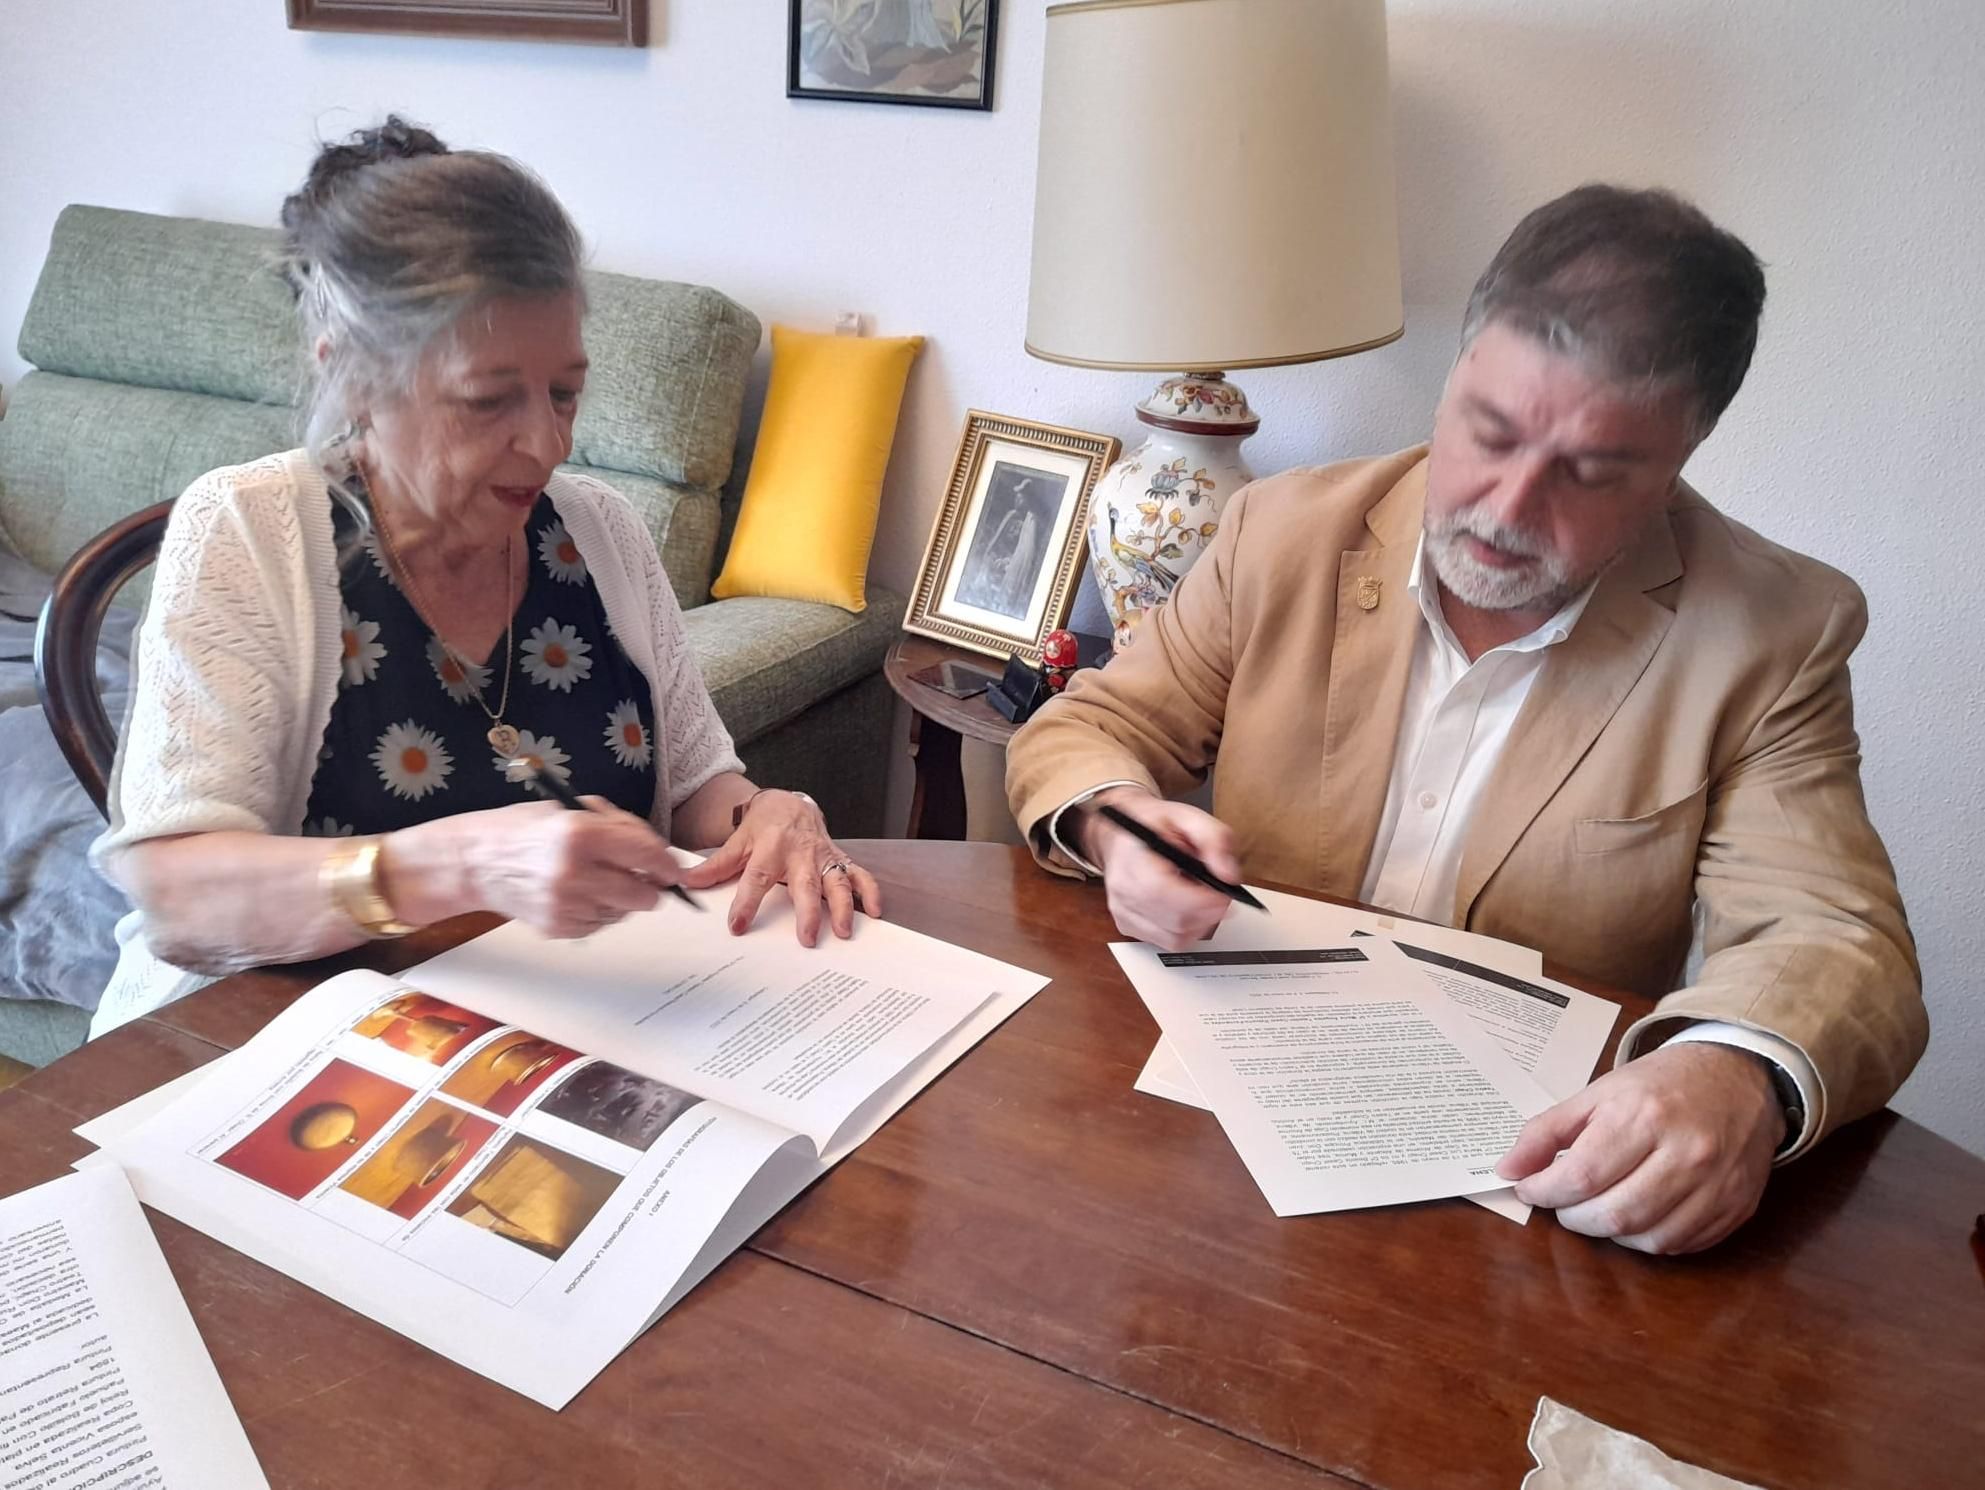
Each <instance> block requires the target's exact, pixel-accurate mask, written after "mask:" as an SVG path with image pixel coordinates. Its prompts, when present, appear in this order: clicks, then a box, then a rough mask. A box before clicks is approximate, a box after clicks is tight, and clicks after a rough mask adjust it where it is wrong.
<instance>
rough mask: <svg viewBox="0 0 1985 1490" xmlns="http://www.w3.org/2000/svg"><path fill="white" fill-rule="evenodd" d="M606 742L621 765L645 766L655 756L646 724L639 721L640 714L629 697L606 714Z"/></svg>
mask: <svg viewBox="0 0 1985 1490" xmlns="http://www.w3.org/2000/svg"><path fill="white" fill-rule="evenodd" d="M606 742H607V749H609V750H611V751H612V752H613V757H614V759H615V760H617V761H619V762H620V763H621V764H622V765H623V766H645V765H647V764H648V762H649V761H651V760H653V759H654V756H655V746H654V742H653V741H652V740H650V739H649V738H648V726H647V725H645V724H643V723H642V722H641V715H640V713H639V711H638V710H636V709H635V707H634V700H633V699H631V698H624V699H622V700H621V701H620V702H619V703H618V704H617V705H615V707H614V710H613V712H612V713H610V714H608V715H607V729H606Z"/></svg>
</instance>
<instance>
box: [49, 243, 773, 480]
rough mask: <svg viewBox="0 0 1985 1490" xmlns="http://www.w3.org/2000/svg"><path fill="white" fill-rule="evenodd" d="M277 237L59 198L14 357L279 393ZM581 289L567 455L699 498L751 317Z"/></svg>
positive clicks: (292, 388) (750, 344)
mask: <svg viewBox="0 0 1985 1490" xmlns="http://www.w3.org/2000/svg"><path fill="white" fill-rule="evenodd" d="M280 246H281V238H280V235H278V234H277V233H276V231H275V230H274V229H271V228H251V227H243V226H240V225H238V224H235V223H219V222H203V221H200V220H198V219H195V218H185V217H158V216H154V215H152V214H150V213H146V212H123V211H119V210H117V209H115V208H109V207H86V206H71V207H65V208H63V209H62V212H61V215H60V216H58V217H57V218H56V220H55V231H54V234H53V236H52V237H51V239H50V241H49V246H48V258H47V261H46V262H45V263H44V264H43V265H42V271H41V277H40V279H39V280H38V281H37V282H36V284H35V289H34V298H33V299H32V300H30V301H29V303H28V310H27V317H26V319H25V320H24V322H23V323H22V326H21V341H20V349H21V355H22V356H23V357H25V358H26V359H27V360H28V361H29V362H32V363H33V364H34V365H35V366H37V367H39V368H42V369H44V370H46V371H48V372H57V373H66V374H68V375H69V376H71V377H78V378H94V379H96V380H98V381H100V382H106V383H130V384H137V385H140V386H142V387H147V388H171V389H177V390H180V391H182V392H187V393H211V394H215V395H217V396H219V397H222V398H232V399H240V400H246V401H249V402H262V403H273V404H280V405H288V404H289V403H290V402H291V401H292V400H293V399H294V397H295V395H296V390H297V387H298V384H299V378H300V373H301V367H300V364H299V360H298V359H299V355H300V354H299V349H298V347H297V332H296V319H295V314H294V311H293V309H292V304H291V300H290V294H289V289H288V287H287V286H286V285H285V284H284V283H283V281H282V278H281V276H280V274H279V273H278V272H277V268H276V264H277V254H278V252H279V250H280ZM586 294H587V300H588V303H589V307H590V310H589V314H588V316H587V321H586V344H587V349H588V352H589V354H590V355H591V358H592V363H593V370H592V372H591V374H590V375H589V376H588V378H587V386H586V398H585V401H584V403H582V404H581V406H580V409H579V420H578V425H577V427H576V428H575V430H574V431H573V459H574V460H576V461H578V462H579V463H580V464H582V465H587V466H593V467H597V468H600V469H602V470H609V471H631V472H634V473H636V474H637V475H643V476H653V477H656V478H658V479H660V480H663V481H667V482H671V483H673V484H675V485H678V486H690V487H699V488H704V489H707V490H709V491H710V492H711V493H712V494H713V495H714V494H715V493H716V491H717V489H718V488H720V487H721V486H722V485H723V483H724V478H725V477H726V476H728V475H729V474H730V469H731V460H732V457H733V455H734V454H735V451H736V447H737V433H738V419H739V416H740V413H741V411H742V409H743V406H744V384H745V378H746V376H747V375H748V374H749V372H750V369H751V359H752V356H753V354H754V353H755V352H756V351H757V349H758V332H759V327H758V319H757V317H755V316H754V315H752V314H751V312H750V311H748V310H746V309H745V308H744V307H743V306H741V305H739V304H738V303H737V302H736V301H734V300H732V299H730V298H729V297H728V296H725V295H723V294H720V293H719V292H718V291H716V290H712V289H709V288H706V287H705V286H702V285H685V284H674V283H669V282H667V281H662V280H651V279H636V278H634V277H632V276H629V275H624V274H605V273H597V272H594V273H588V274H587V276H586ZM291 443H294V441H291V440H287V439H285V440H284V441H282V442H280V443H278V444H277V445H273V446H270V447H268V448H269V449H280V448H282V447H283V445H286V444H291ZM258 453H260V454H266V453H267V450H264V451H261V452H258Z"/></svg>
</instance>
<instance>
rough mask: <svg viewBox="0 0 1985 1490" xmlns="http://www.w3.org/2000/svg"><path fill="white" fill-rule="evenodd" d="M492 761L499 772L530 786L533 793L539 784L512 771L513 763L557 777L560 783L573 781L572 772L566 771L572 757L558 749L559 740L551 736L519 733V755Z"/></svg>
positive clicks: (534, 771)
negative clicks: (511, 765) (522, 764)
mask: <svg viewBox="0 0 1985 1490" xmlns="http://www.w3.org/2000/svg"><path fill="white" fill-rule="evenodd" d="M490 759H491V763H492V764H493V765H495V767H496V769H497V770H499V771H501V772H502V773H503V774H504V775H505V776H508V777H510V779H511V780H513V781H522V782H524V783H525V784H527V785H528V786H530V788H531V790H532V791H536V790H537V784H536V783H535V782H533V781H531V779H530V776H529V775H525V774H523V773H519V772H514V771H512V770H511V768H510V763H511V761H513V760H515V761H522V762H524V763H525V764H526V765H528V766H529V767H530V768H531V771H532V773H542V774H543V775H546V776H552V777H556V778H557V779H558V780H560V781H570V780H571V779H572V773H571V771H569V770H567V769H566V766H567V763H568V762H569V761H571V759H572V757H571V756H569V755H567V754H566V753H565V752H564V751H563V750H560V749H559V748H558V741H557V739H556V738H555V737H553V736H551V735H534V734H532V733H531V732H530V731H529V730H527V729H526V730H519V731H518V732H517V753H516V754H515V755H513V756H503V755H492V756H491V758H490Z"/></svg>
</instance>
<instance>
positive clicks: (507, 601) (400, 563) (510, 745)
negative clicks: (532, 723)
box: [372, 512, 523, 760]
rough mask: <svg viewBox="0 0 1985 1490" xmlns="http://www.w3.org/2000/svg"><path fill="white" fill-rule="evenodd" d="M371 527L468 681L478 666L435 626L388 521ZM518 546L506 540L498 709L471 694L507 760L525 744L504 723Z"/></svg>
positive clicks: (418, 612)
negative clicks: (501, 657) (515, 554)
mask: <svg viewBox="0 0 1985 1490" xmlns="http://www.w3.org/2000/svg"><path fill="white" fill-rule="evenodd" d="M372 525H373V526H374V527H375V528H377V529H378V530H379V541H380V542H381V543H382V544H384V545H385V549H386V557H387V558H388V559H389V560H391V561H392V565H393V572H394V573H396V574H397V575H399V577H400V579H401V581H402V583H403V585H404V588H405V589H406V592H407V601H408V603H409V604H411V605H412V606H413V608H414V613H415V614H416V615H418V616H419V617H420V618H421V620H422V621H423V622H425V623H426V625H427V629H428V630H429V631H430V632H432V633H433V634H434V639H435V640H436V641H437V642H439V643H440V644H441V650H442V651H443V652H445V653H447V654H448V656H449V658H450V659H452V660H453V662H454V664H455V666H457V667H459V668H461V669H462V676H463V677H464V679H466V678H468V677H469V676H470V673H469V669H470V668H471V667H473V666H474V665H475V664H473V663H471V662H470V661H469V660H468V659H467V658H466V657H464V656H462V654H461V653H460V652H457V651H456V650H455V649H454V648H453V647H451V646H449V645H448V639H447V638H446V637H444V636H443V635H442V634H441V630H440V628H439V627H437V626H436V625H435V624H434V620H433V615H434V609H433V607H432V606H430V605H428V603H427V597H426V596H425V595H423V594H422V593H421V589H420V586H419V585H418V584H417V583H416V582H415V580H414V576H413V571H412V570H411V569H409V568H407V563H406V560H404V559H402V558H401V557H400V551H399V550H398V549H397V548H395V547H394V546H393V533H392V530H391V529H390V528H388V527H387V526H386V522H385V519H384V518H382V517H380V516H379V514H378V513H377V512H375V513H374V514H373V519H372ZM515 542H516V535H515V534H514V533H513V534H511V535H510V536H509V537H507V538H505V539H504V540H503V606H504V621H503V694H502V696H501V697H500V698H499V699H498V700H497V703H496V707H495V709H491V708H490V706H489V705H488V704H487V703H485V702H484V701H483V696H482V689H481V688H474V689H472V690H471V691H470V694H469V697H471V698H473V699H474V700H475V701H476V707H477V708H479V709H481V710H482V711H483V713H485V714H487V715H488V716H489V734H488V740H489V746H490V749H492V750H494V751H495V752H496V753H497V754H498V755H500V756H502V757H503V758H504V759H505V760H509V759H510V758H511V757H512V756H514V755H516V753H517V748H518V747H519V746H520V745H522V744H523V737H522V736H521V735H519V734H518V733H517V727H516V726H515V725H514V724H506V723H504V720H503V716H504V715H505V714H507V713H509V712H510V673H511V666H510V664H511V662H512V660H513V658H512V655H511V652H512V643H513V642H514V641H515V640H516V628H517V606H516V601H515V597H514V594H513V588H514V585H515V574H516V571H515V570H514V569H513V568H512V566H511V560H512V557H513V554H512V545H513V544H514V543H515Z"/></svg>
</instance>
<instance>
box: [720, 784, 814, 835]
mask: <svg viewBox="0 0 1985 1490" xmlns="http://www.w3.org/2000/svg"><path fill="white" fill-rule="evenodd" d="M767 792H785V794H786V795H787V796H789V797H798V798H799V799H800V800H801V801H802V802H804V803H806V805H807V806H809V807H811V808H812V809H813V810H814V811H815V812H820V804H819V803H818V802H816V801H814V800H813V798H811V797H809V796H808V795H807V794H806V793H805V792H796V791H792V790H789V789H788V788H786V787H783V786H761V787H760V788H759V789H758V790H757V791H755V792H753V793H752V794H751V795H750V796H748V797H746V798H745V799H744V800H743V801H742V802H740V803H738V804H737V806H735V807H733V808H732V809H731V831H732V832H733V833H735V832H736V831H737V830H738V829H739V828H742V827H743V826H744V815H745V814H746V813H747V812H749V811H751V804H752V803H753V802H756V801H757V800H758V799H759V798H760V797H762V796H764V795H765V794H766V793H767ZM821 816H823V817H825V816H826V814H825V813H821Z"/></svg>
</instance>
